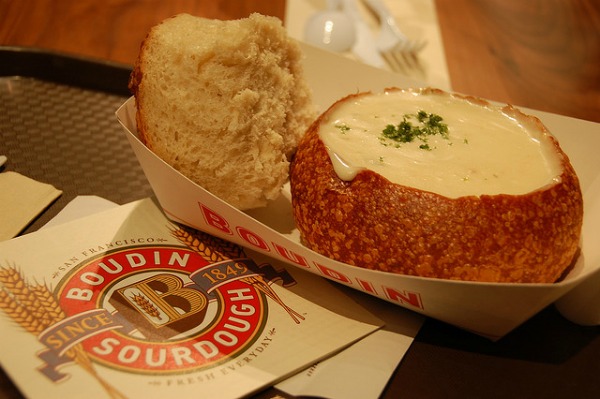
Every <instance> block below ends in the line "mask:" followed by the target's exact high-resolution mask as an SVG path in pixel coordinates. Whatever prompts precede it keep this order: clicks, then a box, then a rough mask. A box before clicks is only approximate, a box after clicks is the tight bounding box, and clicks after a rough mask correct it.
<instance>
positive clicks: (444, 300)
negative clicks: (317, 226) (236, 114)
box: [117, 44, 600, 340]
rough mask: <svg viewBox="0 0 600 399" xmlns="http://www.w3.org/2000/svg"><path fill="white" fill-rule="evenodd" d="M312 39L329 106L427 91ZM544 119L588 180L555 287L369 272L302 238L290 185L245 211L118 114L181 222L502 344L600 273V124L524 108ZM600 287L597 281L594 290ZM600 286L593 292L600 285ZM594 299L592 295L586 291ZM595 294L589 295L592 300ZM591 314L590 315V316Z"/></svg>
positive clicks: (577, 307)
mask: <svg viewBox="0 0 600 399" xmlns="http://www.w3.org/2000/svg"><path fill="white" fill-rule="evenodd" d="M301 45H302V49H303V51H304V54H305V56H306V58H305V65H304V69H305V74H306V78H307V80H308V83H309V85H310V86H311V88H312V90H313V96H314V100H315V103H316V104H317V107H318V109H319V111H322V110H324V109H326V108H327V107H328V106H329V105H330V104H332V103H333V102H335V101H336V100H338V99H339V98H341V97H344V96H345V95H347V94H349V93H355V92H357V91H380V90H382V89H384V88H385V87H392V86H396V87H422V86H424V85H423V84H422V83H419V82H416V81H413V80H409V79H407V78H404V77H402V76H401V75H397V74H393V73H387V72H385V71H382V70H379V69H375V68H371V67H368V66H366V65H363V64H360V63H357V62H354V61H351V60H348V59H346V58H343V57H340V56H337V55H334V54H331V53H328V52H325V51H322V50H319V49H316V48H313V47H311V46H308V45H304V44H301ZM523 110H524V112H526V113H530V114H533V115H536V116H538V117H539V118H540V119H541V120H542V122H544V124H545V125H546V126H547V127H548V128H549V130H550V131H551V132H552V133H553V134H554V135H555V136H556V137H557V139H558V140H559V142H560V144H561V147H562V148H563V150H564V151H565V152H566V153H567V155H568V156H569V158H570V159H571V162H572V164H573V166H574V167H575V170H576V171H577V174H578V176H579V178H580V182H581V186H582V191H583V196H584V207H585V208H584V223H583V234H582V237H583V238H582V243H581V250H582V251H581V255H580V256H579V259H578V261H577V263H576V264H575V266H574V268H573V269H572V270H571V271H570V273H569V274H568V276H567V277H566V278H565V279H564V280H563V281H561V282H559V283H555V284H509V283H501V284H497V283H478V282H461V281H450V280H441V279H430V278H421V277H414V276H405V275H399V274H391V273H385V272H379V271H373V270H366V269H361V268H358V267H355V266H350V265H347V264H343V263H340V262H337V261H333V260H331V259H329V258H326V257H324V256H321V255H319V254H317V253H315V252H313V251H311V250H310V249H308V248H306V247H305V246H303V245H302V244H301V243H300V239H299V233H298V232H297V230H296V229H295V226H294V221H293V218H292V214H291V200H290V193H289V185H288V186H285V187H284V195H283V196H282V197H280V199H278V200H277V201H274V202H273V203H271V204H269V205H268V206H267V207H266V208H262V209H258V210H254V211H249V212H241V211H239V210H237V209H236V208H234V207H232V206H230V205H229V204H227V203H225V202H224V201H222V200H220V199H218V198H217V197H215V196H213V195H212V194H210V193H209V192H207V191H206V190H204V189H203V188H202V187H200V186H198V185H196V184H195V183H193V182H191V181H190V180H189V179H187V178H186V177H184V176H183V175H181V174H180V173H179V172H178V171H176V170H175V169H173V168H172V167H170V166H169V165H168V164H166V163H165V162H164V161H162V160H161V159H160V158H158V157H157V156H156V155H155V154H154V153H152V152H151V151H150V150H149V149H148V148H146V147H145V146H144V145H143V144H142V143H141V141H140V140H139V138H138V137H137V129H136V123H135V112H136V111H135V100H134V99H133V98H130V99H129V100H127V102H126V103H125V104H123V106H122V107H121V108H120V109H119V110H118V111H117V118H118V119H119V121H120V122H121V124H122V125H123V127H124V129H125V131H126V134H127V137H128V139H129V141H130V143H131V145H132V147H133V150H134V151H135V153H136V156H137V157H138V160H139V162H140V164H141V166H142V168H143V169H144V172H145V174H146V176H147V178H148V180H149V182H150V184H151V186H152V188H153V190H154V193H155V195H156V197H157V199H158V201H159V202H160V204H161V206H162V208H163V210H164V212H165V213H166V215H167V216H168V217H169V218H171V219H172V220H174V221H177V222H180V223H183V224H185V225H188V226H191V227H194V228H196V229H199V230H203V231H206V232H208V233H210V234H212V235H215V236H218V237H221V238H224V239H227V240H229V241H232V242H235V243H237V244H240V245H243V246H245V247H249V248H251V249H254V250H257V251H259V252H262V253H264V254H266V255H268V256H271V257H273V258H276V259H279V260H282V261H284V262H287V263H289V264H292V265H295V266H297V267H301V268H304V269H305V270H309V271H311V272H313V273H316V274H319V275H321V276H324V277H326V278H329V279H331V280H334V281H337V282H339V283H341V284H344V285H347V286H350V287H352V288H355V289H357V290H361V291H364V292H367V293H370V294H372V295H375V296H377V297H380V298H381V299H384V300H387V301H390V302H393V303H396V304H397V305H399V306H402V307H405V308H408V309H411V310H413V311H415V312H418V313H421V314H424V315H427V316H429V317H433V318H436V319H438V320H442V321H445V322H447V323H450V324H453V325H455V326H458V327H460V328H463V329H465V330H469V331H472V332H474V333H476V334H479V335H482V336H486V337H488V338H490V339H492V340H496V339H499V338H501V337H502V336H504V335H506V334H507V333H508V332H510V331H511V330H513V329H514V328H515V327H517V326H518V325H520V324H521V323H523V322H524V321H526V320H527V319H528V318H530V317H531V316H533V315H534V314H536V313H537V312H538V311H540V310H541V309H543V308H544V307H546V306H548V305H549V304H551V303H553V302H554V301H556V300H557V299H559V298H561V297H563V296H564V295H565V294H567V293H568V292H569V291H571V290H572V289H573V288H575V287H576V286H577V285H578V284H580V283H581V282H583V281H584V280H586V279H588V278H590V277H591V276H593V275H594V274H595V275H598V276H600V272H599V269H600V267H599V266H600V248H599V247H598V246H597V245H594V243H593V238H594V237H597V235H598V234H599V233H600V231H599V230H600V198H599V197H600V177H599V174H600V157H598V156H597V154H596V149H597V148H600V124H596V123H592V122H586V121H582V120H577V119H573V118H567V117H562V116H558V115H553V114H548V113H543V112H538V111H532V110H527V109H523ZM589 285H590V284H587V286H589ZM597 287H598V285H592V288H591V289H593V290H598V291H600V289H599V288H597ZM576 297H577V296H575V298H576ZM584 297H586V296H584ZM587 297H589V296H587ZM579 302H581V301H578V300H570V301H569V302H568V304H567V305H565V306H563V307H561V308H560V309H561V311H562V312H564V314H566V315H567V316H568V315H569V314H576V316H575V317H576V318H577V319H578V321H581V322H583V323H585V322H589V321H588V319H590V318H591V319H592V323H595V322H596V321H594V320H596V319H595V317H597V314H598V313H600V312H599V311H598V307H599V306H596V308H595V309H594V306H591V305H594V304H590V303H579ZM582 310H585V312H582Z"/></svg>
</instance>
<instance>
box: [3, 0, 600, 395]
mask: <svg viewBox="0 0 600 399" xmlns="http://www.w3.org/2000/svg"><path fill="white" fill-rule="evenodd" d="M399 1H400V0H399ZM436 6H437V10H438V19H439V23H440V27H441V32H442V36H443V41H444V46H445V50H446V57H447V61H448V67H449V72H450V78H451V84H452V86H453V88H454V90H457V91H460V92H463V93H468V94H473V95H478V96H482V97H485V98H488V99H491V100H497V101H502V102H510V103H512V104H516V105H521V106H525V107H530V108H534V109H539V110H544V111H549V112H554V113H558V114H562V115H568V116H572V117H576V118H581V119H586V120H590V121H595V122H600V2H599V1H595V0H530V1H522V0H436ZM253 11H257V12H261V13H263V14H267V15H274V16H278V17H280V18H283V16H284V13H285V0H263V1H258V0H257V1H251V0H215V1H200V0H197V1H193V0H172V1H162V0H143V1H142V0H137V1H136V0H106V1H97V0H0V46H33V47H39V48H44V49H51V50H58V51H61V52H66V53H72V54H77V55H83V56H89V57H93V58H97V59H102V60H109V61H114V62H118V63H123V64H128V65H131V64H132V63H133V60H134V59H135V57H136V56H137V52H138V48H139V44H140V42H141V41H142V40H143V38H144V36H145V34H146V32H147V31H148V29H149V28H150V27H151V26H152V25H154V24H156V23H158V22H159V21H161V20H162V19H164V18H166V17H168V16H171V15H173V14H176V13H179V12H188V13H191V14H195V15H200V16H205V17H210V18H220V19H234V18H240V17H245V16H247V15H248V14H249V13H250V12H253ZM0 112H1V110H0ZM549 326H551V327H549ZM548 328H551V330H550V331H549V332H548V333H547V334H544V332H545V331H547V329H548ZM598 332H600V330H598V327H592V328H585V327H578V326H574V325H573V324H572V323H570V322H568V321H566V320H565V319H562V318H561V317H560V315H558V314H557V313H556V311H553V310H546V311H544V312H541V313H540V314H539V315H537V316H535V317H534V318H533V319H532V320H531V321H529V322H528V323H527V325H526V326H525V327H524V328H523V329H519V330H517V331H516V332H515V333H513V334H511V335H510V336H509V337H507V338H506V339H503V340H502V341H501V342H499V343H490V342H488V341H486V340H484V339H479V338H477V337H474V336H473V335H471V334H469V333H467V332H462V331H459V330H457V329H455V328H453V327H451V326H447V325H445V324H444V323H440V322H436V321H435V320H428V321H427V322H426V324H425V326H424V328H423V329H422V330H421V332H420V333H419V336H418V337H417V339H416V340H415V342H414V344H413V345H412V346H411V349H410V350H409V352H408V353H407V355H406V357H405V358H404V360H403V363H402V364H401V367H400V369H399V371H398V372H397V374H396V375H395V377H394V378H393V379H392V382H391V383H390V385H389V386H388V388H387V390H386V394H385V397H389V398H397V397H406V396H404V395H408V397H445V398H453V397H469V395H478V397H488V398H489V397H501V396H499V394H495V392H507V390H508V391H510V390H512V391H515V390H517V391H518V392H522V393H523V395H527V397H536V393H539V392H540V390H544V387H547V388H546V391H547V392H546V394H549V393H548V391H551V390H552V389H553V388H552V387H557V386H559V387H564V389H563V390H562V391H560V392H557V396H554V397H566V396H565V394H564V392H566V391H569V392H571V391H572V392H573V393H574V396H572V397H577V392H584V393H587V394H589V393H590V392H592V393H597V394H598V395H596V396H595V397H600V396H599V395H600V384H599V383H598V381H597V375H596V374H598V373H600V339H599V338H598V336H599V335H598ZM531 370H533V371H531ZM586 375H589V378H588V377H586ZM521 376H523V377H522V378H521ZM558 378H560V379H561V381H560V382H557V381H556V379H558ZM563 379H564V382H563ZM511 384H513V385H515V384H516V386H517V387H518V388H509V387H510V385H511ZM569 384H570V385H569ZM446 389H447V390H448V391H445V390H446ZM550 396H552V395H550ZM550 396H549V397H550ZM4 397H6V398H17V397H20V395H19V393H18V391H17V390H16V388H14V387H13V386H12V384H11V383H10V381H9V380H8V379H7V377H6V375H5V374H4V373H1V372H0V398H4ZM264 397H270V396H264ZM569 397H571V396H569Z"/></svg>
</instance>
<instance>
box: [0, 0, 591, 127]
mask: <svg viewBox="0 0 600 399" xmlns="http://www.w3.org/2000/svg"><path fill="white" fill-rule="evenodd" d="M436 6H437V10H438V19H439V24H440V27H441V32H442V37H443V41H444V46H445V49H446V57H447V62H448V68H449V72H450V79H451V84H452V87H453V89H454V90H456V91H460V92H463V93H468V94H473V95H478V96H481V97H484V98H488V99H491V100H497V101H502V102H508V103H512V104H515V105H520V106H524V107H529V108H534V109H539V110H542V111H549V112H553V113H557V114H561V115H568V116H573V117H576V118H581V119H586V120H591V121H596V122H600V2H599V1H595V0H531V1H522V0H436ZM253 11H256V12H261V13H263V14H268V15H274V16H277V17H280V18H281V19H283V17H284V14H285V0H254V1H253V0H235V1H234V0H216V1H199V0H177V1H161V0H143V1H139V0H137V1H136V0H110V1H95V0H59V1H55V0H19V1H16V0H0V20H1V23H0V45H17V46H35V47H41V48H48V49H56V50H60V51H64V52H68V53H74V54H80V55H85V56H90V57H94V58H100V59H104V60H111V61H116V62H120V63H125V64H132V63H133V60H134V59H135V57H136V55H137V52H138V48H139V44H140V42H141V41H142V39H143V38H144V36H145V34H146V32H147V31H148V29H149V28H150V27H151V26H152V25H154V24H156V23H158V22H159V21H161V20H162V19H164V18H166V17H168V16H171V15H173V14H176V13H179V12H188V13H191V14H194V15H200V16H204V17H209V18H220V19H234V18H240V17H245V16H247V15H248V14H249V13H250V12H253Z"/></svg>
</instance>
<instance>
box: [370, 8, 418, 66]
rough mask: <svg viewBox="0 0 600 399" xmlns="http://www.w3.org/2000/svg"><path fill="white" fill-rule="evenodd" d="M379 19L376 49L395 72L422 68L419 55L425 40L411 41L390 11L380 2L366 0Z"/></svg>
mask: <svg viewBox="0 0 600 399" xmlns="http://www.w3.org/2000/svg"><path fill="white" fill-rule="evenodd" d="M364 1H365V3H366V4H367V6H368V7H369V8H370V9H371V10H372V11H373V12H374V13H375V14H377V16H378V17H379V21H380V23H381V31H380V33H379V36H378V37H377V39H376V44H375V45H376V47H377V49H378V50H379V52H380V53H381V55H382V57H383V58H384V59H385V61H386V62H387V63H388V65H389V66H390V68H391V69H392V70H393V71H395V72H405V73H406V72H410V70H413V69H418V68H419V67H420V64H419V59H418V53H419V51H421V50H422V49H423V48H424V47H425V46H426V45H427V41H425V40H411V39H409V38H408V37H407V36H406V35H405V34H404V33H403V32H402V31H401V30H400V28H399V27H398V25H397V24H396V20H395V18H394V17H393V15H392V13H391V12H390V10H389V9H388V8H387V7H386V6H385V4H384V3H383V2H382V1H380V0H364Z"/></svg>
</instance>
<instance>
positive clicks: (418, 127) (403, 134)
mask: <svg viewBox="0 0 600 399" xmlns="http://www.w3.org/2000/svg"><path fill="white" fill-rule="evenodd" d="M442 121H443V118H442V117H441V116H439V115H436V114H428V113H427V112H425V111H423V110H421V111H419V112H417V113H416V114H405V115H404V116H403V117H402V122H400V123H399V124H398V125H395V126H394V125H387V126H386V127H385V129H383V131H382V136H383V137H384V138H386V139H389V140H393V141H396V142H397V143H412V142H413V141H415V139H417V140H419V141H421V142H422V143H423V144H421V145H420V146H419V148H421V149H423V150H431V147H430V146H429V144H428V140H429V137H430V136H434V135H436V134H437V135H440V136H441V137H442V138H444V139H446V140H448V125H446V124H445V123H443V122H442Z"/></svg>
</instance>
